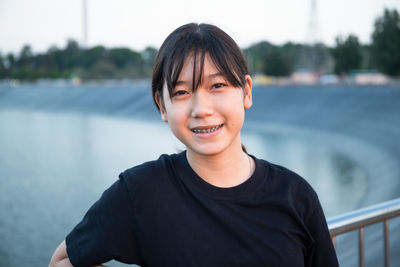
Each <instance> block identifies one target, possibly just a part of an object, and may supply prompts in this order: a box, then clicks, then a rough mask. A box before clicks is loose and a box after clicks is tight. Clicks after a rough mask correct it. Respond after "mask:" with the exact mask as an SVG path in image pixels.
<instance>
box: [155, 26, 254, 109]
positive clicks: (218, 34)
mask: <svg viewBox="0 0 400 267" xmlns="http://www.w3.org/2000/svg"><path fill="white" fill-rule="evenodd" d="M206 53H208V54H209V55H210V58H211V60H212V61H213V63H214V64H215V66H216V68H217V69H218V71H219V72H221V74H222V75H224V76H225V78H226V79H227V80H228V82H229V83H230V84H232V85H233V86H235V87H242V88H244V86H245V84H246V78H245V75H246V74H248V73H249V71H248V68H247V63H246V59H245V57H244V55H243V52H242V51H241V50H240V48H239V47H238V45H237V44H236V43H235V41H234V40H233V39H232V38H231V37H230V36H229V35H228V34H226V33H225V32H224V31H223V30H221V29H220V28H218V27H216V26H214V25H210V24H196V23H189V24H186V25H183V26H180V27H179V28H177V29H176V30H174V31H173V32H172V33H171V34H170V35H168V37H167V38H166V39H165V41H164V43H163V44H162V45H161V47H160V50H159V51H158V53H157V56H156V58H155V61H154V67H153V78H152V84H151V87H152V94H153V100H154V102H155V103H156V106H157V108H158V109H159V107H158V105H157V102H156V97H157V94H158V97H160V98H161V99H160V100H161V103H163V94H162V90H163V87H164V85H165V84H166V85H167V88H168V91H169V95H170V96H171V95H172V90H173V88H174V87H175V85H176V83H177V81H178V78H179V75H180V73H181V71H182V68H183V65H184V63H185V60H186V58H187V57H188V56H189V55H192V56H193V58H194V67H193V84H192V89H193V90H196V89H197V87H198V86H199V84H200V83H201V80H202V75H203V68H204V58H205V55H206ZM198 56H200V69H199V73H198V74H197V75H196V66H197V64H196V61H197V60H198V59H197V57H198Z"/></svg>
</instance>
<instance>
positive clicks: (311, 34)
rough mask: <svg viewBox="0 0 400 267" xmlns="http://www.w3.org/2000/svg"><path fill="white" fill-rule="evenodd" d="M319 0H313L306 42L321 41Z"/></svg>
mask: <svg viewBox="0 0 400 267" xmlns="http://www.w3.org/2000/svg"><path fill="white" fill-rule="evenodd" d="M320 41H321V40H320V36H319V23H318V12H317V0H311V9H310V17H309V22H308V29H307V36H306V43H307V44H310V45H314V44H316V43H318V42H320Z"/></svg>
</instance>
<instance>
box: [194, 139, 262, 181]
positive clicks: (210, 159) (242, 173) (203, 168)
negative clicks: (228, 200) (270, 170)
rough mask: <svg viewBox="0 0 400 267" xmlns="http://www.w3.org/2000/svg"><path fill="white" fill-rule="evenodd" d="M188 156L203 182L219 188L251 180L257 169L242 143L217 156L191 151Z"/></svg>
mask: <svg viewBox="0 0 400 267" xmlns="http://www.w3.org/2000/svg"><path fill="white" fill-rule="evenodd" d="M239 140H240V139H239ZM186 155H187V160H188V162H189V165H190V166H191V167H192V169H193V170H194V171H195V172H196V173H197V174H198V175H199V176H200V177H201V178H202V179H203V180H205V181H206V182H208V183H209V184H212V185H214V186H217V187H233V186H236V185H239V184H241V183H243V182H244V181H246V180H247V179H248V178H250V176H251V174H252V173H253V172H254V168H255V164H254V162H253V159H252V158H251V157H250V156H248V155H247V154H246V153H245V152H243V150H242V147H241V143H240V142H239V143H238V145H235V146H231V149H227V151H223V152H221V153H218V154H215V155H201V154H197V153H195V152H193V151H191V150H188V151H187V153H186Z"/></svg>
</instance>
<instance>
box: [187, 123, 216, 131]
mask: <svg viewBox="0 0 400 267" xmlns="http://www.w3.org/2000/svg"><path fill="white" fill-rule="evenodd" d="M222 126H223V124H220V125H217V126H212V127H195V128H193V129H190V130H191V131H192V132H194V133H212V132H215V131H216V130H218V129H220V128H221V127H222Z"/></svg>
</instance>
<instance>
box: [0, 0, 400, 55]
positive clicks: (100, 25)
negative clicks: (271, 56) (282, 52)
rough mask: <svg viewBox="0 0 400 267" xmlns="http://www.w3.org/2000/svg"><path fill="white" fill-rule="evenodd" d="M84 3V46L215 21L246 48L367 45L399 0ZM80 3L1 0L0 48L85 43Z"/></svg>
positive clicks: (141, 40) (140, 41)
mask: <svg viewBox="0 0 400 267" xmlns="http://www.w3.org/2000/svg"><path fill="white" fill-rule="evenodd" d="M311 1H312V0H245V1H236V0H201V1H199V0H198V1H192V0H186V1H185V0H164V1H163V0H141V1H135V0H87V23H88V24H87V25H88V27H87V29H88V42H87V46H88V47H92V46H95V45H104V46H106V47H109V48H110V47H129V48H131V49H134V50H136V51H141V50H143V49H144V48H145V47H147V46H154V47H156V48H158V47H159V46H160V45H161V43H162V41H163V40H164V39H165V38H166V37H167V35H168V34H169V33H170V32H172V31H173V30H174V29H175V28H177V27H178V26H180V25H182V24H186V23H189V22H205V23H212V24H215V25H217V26H219V27H220V28H222V29H223V30H224V31H226V32H227V33H228V34H229V35H231V36H232V37H233V39H235V40H236V42H237V43H238V44H239V46H240V47H242V48H246V47H248V46H250V45H251V44H254V43H256V42H259V41H263V40H265V41H269V42H272V43H274V44H283V43H285V42H288V41H292V42H297V43H305V42H308V41H309V40H311V38H310V34H309V33H310V27H309V25H310V17H313V18H315V23H314V25H316V26H315V27H314V28H313V29H314V32H315V34H314V35H313V36H314V38H316V39H317V40H320V41H322V42H323V43H325V44H326V45H329V46H332V45H334V43H335V37H337V36H338V35H342V36H347V35H348V34H355V35H356V36H357V37H358V38H359V40H360V41H361V43H370V40H371V33H372V31H373V25H374V21H375V19H376V18H377V17H378V16H381V15H382V14H383V10H384V8H391V9H393V8H396V9H397V10H398V11H400V0H314V1H315V2H316V8H315V10H316V12H315V13H316V16H310V14H311ZM82 3H83V0H34V1H33V0H0V53H2V54H6V53H9V52H12V53H18V52H19V51H20V50H21V48H22V46H23V45H25V44H29V45H30V46H31V48H32V50H33V52H34V53H39V52H45V51H47V49H48V48H50V47H51V46H54V45H55V46H57V47H59V48H63V47H65V45H66V42H67V40H68V39H74V40H77V41H78V42H79V43H81V44H83V40H84V38H83V16H82V14H83V8H82V7H83V4H82Z"/></svg>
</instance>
